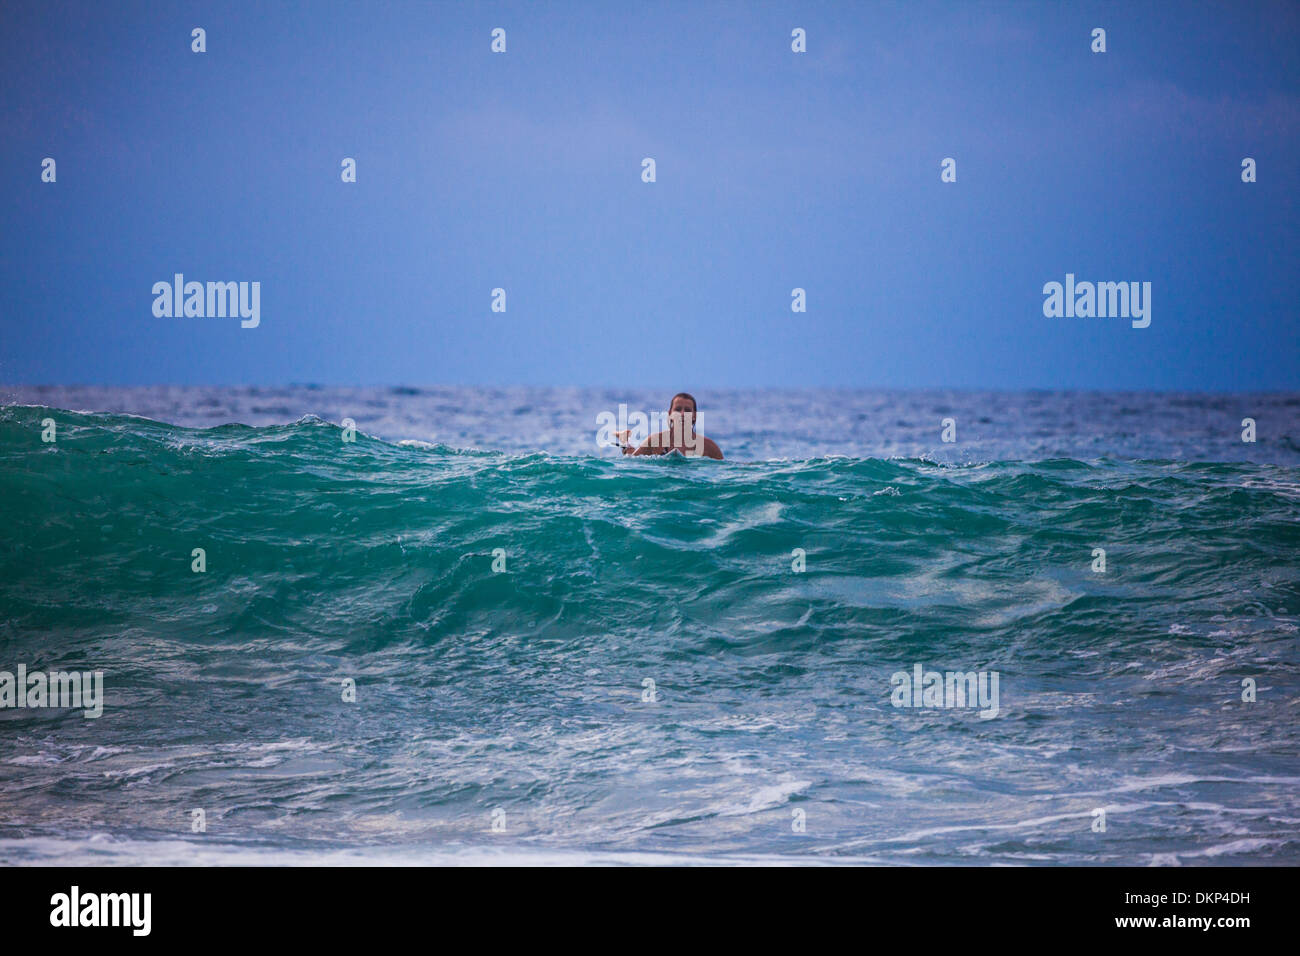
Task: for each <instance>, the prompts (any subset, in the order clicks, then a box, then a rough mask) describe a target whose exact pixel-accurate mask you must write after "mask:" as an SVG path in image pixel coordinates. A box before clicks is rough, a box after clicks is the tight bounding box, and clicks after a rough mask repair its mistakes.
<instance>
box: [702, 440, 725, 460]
mask: <svg viewBox="0 0 1300 956" xmlns="http://www.w3.org/2000/svg"><path fill="white" fill-rule="evenodd" d="M704 457H705V458H716V459H717V460H718V461H722V449H721V448H719V447H718V443H717V442H715V441H714V440H713V439H712V438H706V439H704Z"/></svg>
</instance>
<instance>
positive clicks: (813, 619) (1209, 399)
mask: <svg viewBox="0 0 1300 956" xmlns="http://www.w3.org/2000/svg"><path fill="white" fill-rule="evenodd" d="M670 394H671V393H663V394H660V393H649V392H639V391H631V392H618V391H615V390H612V389H611V390H599V389H560V388H555V389H546V388H501V389H488V388H469V387H451V386H447V387H430V388H414V387H412V388H386V387H375V388H336V387H323V386H290V387H284V388H251V387H249V388H242V387H241V388H231V387H210V388H209V387H184V388H182V387H148V388H109V387H57V388H55V387H48V388H37V387H14V386H9V387H4V388H0V400H2V401H3V402H4V404H3V405H0V492H2V493H0V528H3V534H2V535H0V863H4V864H22V863H177V864H186V863H208V862H215V863H281V862H285V863H354V862H372V863H373V862H378V863H394V864H401V863H453V864H454V863H522V864H532V863H536V864H541V863H556V862H560V863H566V862H570V863H645V862H649V863H706V864H730V863H755V862H758V863H775V864H804V865H807V864H813V865H815V864H834V863H846V862H847V863H860V862H870V863H879V864H901V865H914V864H930V865H936V864H937V865H946V864H1013V865H1014V864H1031V865H1039V864H1046V865H1052V864H1076V865H1092V864H1128V865H1162V864H1167V865H1177V864H1187V865H1195V864H1207V863H1212V864H1245V865H1257V864H1267V865H1277V864H1291V865H1294V864H1296V863H1300V746H1298V744H1300V739H1298V736H1297V729H1296V727H1297V716H1298V715H1300V710H1298V709H1297V708H1298V707H1300V663H1297V626H1298V625H1300V560H1298V558H1300V523H1298V522H1300V394H1297V393H1285V394H1276V393H1274V394H1259V395H1198V394H1145V393H1058V392H1032V393H1031V392H1026V393H1012V392H961V391H952V392H922V391H917V392H904V391H779V390H718V391H708V390H705V389H701V390H698V391H696V393H695V394H696V395H697V396H698V397H699V399H700V404H701V412H700V422H699V424H700V428H701V430H702V431H703V432H704V433H706V434H708V435H709V436H710V437H712V438H714V439H716V440H717V441H718V443H719V445H720V446H721V447H722V449H723V451H724V453H725V454H726V456H727V460H726V461H724V462H711V461H689V460H684V459H680V458H663V459H655V458H649V459H647V458H636V459H631V458H624V457H622V456H620V455H618V454H617V453H616V452H615V451H614V450H612V449H608V448H601V447H598V445H597V432H598V424H597V422H598V416H600V415H601V414H602V413H606V414H609V415H613V416H618V415H619V413H620V405H626V406H627V411H629V412H634V411H638V410H640V411H644V412H652V411H659V410H661V409H662V408H663V407H664V406H666V404H667V401H668V398H669V395H670ZM344 419H349V420H350V422H354V423H355V432H353V429H352V428H350V427H345V426H344V424H343V422H344ZM1246 419H1250V420H1251V421H1252V422H1253V424H1243V422H1244V420H1246ZM51 422H52V426H51ZM1252 429H1253V432H1254V434H1253V435H1250V434H1249V433H1250V431H1251V430H1252ZM945 432H946V433H947V437H951V438H952V439H953V440H952V441H945V440H944V437H945ZM1243 433H1246V434H1247V435H1248V437H1253V438H1254V439H1255V440H1254V441H1243ZM348 439H352V440H348ZM20 666H21V667H22V668H24V669H25V673H26V674H28V675H31V674H50V673H53V672H64V673H72V672H76V673H78V674H87V675H88V674H91V673H93V672H99V673H101V674H102V699H101V700H100V705H101V706H102V712H101V713H100V715H99V716H89V717H88V716H86V715H87V713H89V710H88V708H87V707H86V706H85V701H83V702H82V704H83V706H81V707H76V706H24V707H19V706H17V704H16V700H17V698H18V697H21V696H22V688H20V687H19V686H18V683H17V680H16V677H15V678H14V679H13V680H12V681H11V684H10V690H11V692H12V694H13V695H15V696H14V700H15V703H13V704H12V705H9V706H3V705H4V703H5V699H4V696H3V695H4V679H3V674H4V673H9V674H11V675H16V674H17V673H18V669H19V667H20ZM931 674H935V675H937V676H938V678H939V679H940V683H939V690H938V691H937V692H936V693H935V695H934V696H933V697H931V695H930V694H929V693H928V692H927V693H922V692H921V690H922V686H923V685H924V686H925V687H926V688H930V687H931V679H930V675H931ZM954 674H956V675H958V676H957V677H956V679H955V682H954V681H953V680H952V679H950V678H951V675H954ZM963 675H966V676H973V675H978V679H976V680H971V681H970V682H969V683H967V684H963V681H965V680H966V676H963ZM86 680H87V686H89V677H87V678H86ZM913 685H915V688H914V689H915V690H916V693H914V694H913V693H911V690H910V689H909V688H912V687H913ZM963 686H965V687H968V688H969V689H970V694H969V695H968V696H967V697H966V698H964V699H963V698H962V696H961V695H960V694H954V693H953V688H954V687H955V688H956V690H958V691H960V690H961V689H962V687H963ZM977 692H978V694H977ZM976 696H978V698H979V699H978V702H977V701H976V700H975V699H974V698H975V697H976ZM27 702H28V703H31V702H32V701H31V699H30V698H29V699H28V701H27ZM47 703H53V701H47Z"/></svg>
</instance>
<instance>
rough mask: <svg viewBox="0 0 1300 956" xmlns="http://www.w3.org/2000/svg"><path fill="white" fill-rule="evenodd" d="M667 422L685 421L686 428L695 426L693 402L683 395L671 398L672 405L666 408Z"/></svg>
mask: <svg viewBox="0 0 1300 956" xmlns="http://www.w3.org/2000/svg"><path fill="white" fill-rule="evenodd" d="M668 420H669V422H679V421H680V422H685V423H686V426H687V427H688V428H694V427H695V403H694V402H692V401H691V400H690V399H689V398H687V397H686V396H684V395H678V396H677V397H676V398H674V399H673V404H672V406H671V407H670V408H669V409H668Z"/></svg>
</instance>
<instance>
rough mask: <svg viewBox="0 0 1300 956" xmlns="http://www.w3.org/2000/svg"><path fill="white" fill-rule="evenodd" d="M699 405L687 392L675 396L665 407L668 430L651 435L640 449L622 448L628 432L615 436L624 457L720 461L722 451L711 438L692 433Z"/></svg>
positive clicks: (627, 430)
mask: <svg viewBox="0 0 1300 956" xmlns="http://www.w3.org/2000/svg"><path fill="white" fill-rule="evenodd" d="M698 410H699V405H698V404H697V403H696V401H695V396H694V395H691V394H690V393H689V392H678V393H677V394H676V395H674V396H673V400H672V401H671V402H669V403H668V427H667V428H666V429H664V430H663V431H661V432H656V433H655V434H653V435H650V436H649V437H648V438H646V440H645V441H643V442H642V443H641V444H640V445H639V446H637V447H636V448H633V447H632V446H631V445H627V444H624V442H626V441H627V440H628V439H629V438H630V437H631V435H632V431H631V429H626V430H624V431H620V432H614V437H615V438H616V439H618V443H619V446H620V447H621V448H622V449H623V454H625V455H667V454H669V453H671V452H674V451H675V452H678V453H679V454H682V455H691V456H695V457H700V456H703V457H704V458H716V459H718V460H719V461H721V460H722V449H721V448H719V447H718V443H717V442H715V441H714V440H713V439H712V438H707V437H705V436H704V435H701V434H699V433H698V432H696V430H695V414H696V412H697V411H698Z"/></svg>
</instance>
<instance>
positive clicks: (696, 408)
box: [668, 392, 700, 415]
mask: <svg viewBox="0 0 1300 956" xmlns="http://www.w3.org/2000/svg"><path fill="white" fill-rule="evenodd" d="M679 398H689V399H690V400H691V406H692V407H693V409H694V411H695V414H696V415H698V414H699V413H700V403H699V402H697V401H696V400H695V396H694V395H692V394H691V393H690V392H678V393H677V394H676V395H674V396H673V397H672V398H670V399H668V410H669V411H670V412H671V411H672V410H673V402H675V401H677V399H679Z"/></svg>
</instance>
